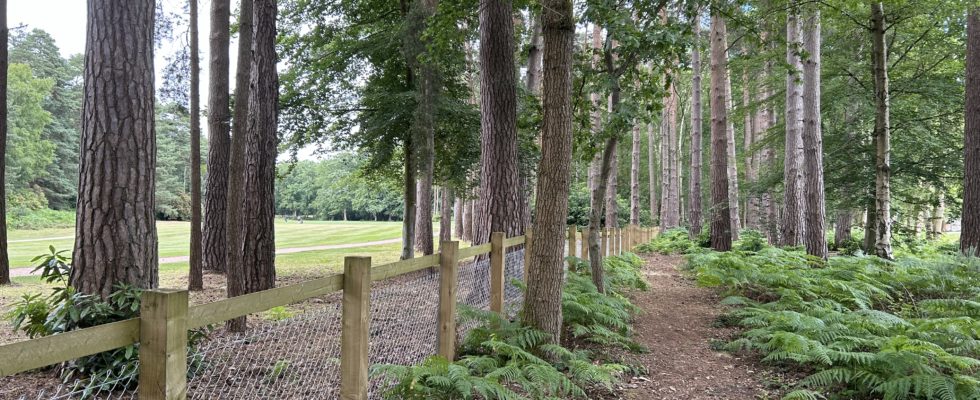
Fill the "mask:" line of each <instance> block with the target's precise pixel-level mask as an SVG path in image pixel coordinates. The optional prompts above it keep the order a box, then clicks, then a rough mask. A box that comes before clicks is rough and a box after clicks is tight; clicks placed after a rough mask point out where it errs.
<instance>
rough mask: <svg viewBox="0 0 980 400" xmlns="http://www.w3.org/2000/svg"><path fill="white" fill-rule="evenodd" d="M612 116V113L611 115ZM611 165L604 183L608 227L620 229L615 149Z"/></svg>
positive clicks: (617, 167)
mask: <svg viewBox="0 0 980 400" xmlns="http://www.w3.org/2000/svg"><path fill="white" fill-rule="evenodd" d="M610 114H611V113H610ZM610 162H611V164H610V165H609V175H608V176H606V179H604V180H603V182H606V207H605V209H606V227H607V228H618V227H619V202H618V200H619V179H618V178H619V149H618V145H617V148H616V149H613V153H612V160H611V161H610Z"/></svg>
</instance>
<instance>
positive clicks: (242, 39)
mask: <svg viewBox="0 0 980 400" xmlns="http://www.w3.org/2000/svg"><path fill="white" fill-rule="evenodd" d="M252 8H253V7H252V0H242V2H241V5H240V6H239V9H240V12H241V15H240V16H239V18H238V32H239V34H238V62H237V65H236V70H235V114H234V120H233V121H232V135H231V143H230V144H229V155H228V194H227V196H228V199H227V202H226V208H227V213H226V215H225V223H226V224H227V227H226V228H225V235H226V236H225V237H226V238H227V239H226V241H225V243H226V246H227V255H226V257H225V271H226V274H225V277H226V278H227V292H228V297H229V298H231V297H234V296H240V295H242V294H245V293H247V292H246V291H245V277H244V269H243V266H242V246H243V240H244V239H243V236H242V213H243V209H242V200H243V198H244V197H245V189H244V185H245V172H244V170H245V135H246V125H247V122H246V120H247V119H248V113H249V104H248V99H249V93H250V90H249V82H250V81H251V76H252V37H253V36H254V26H253V24H252V18H253V15H252V11H253V10H252ZM225 327H226V328H227V329H228V330H229V331H232V332H241V331H244V330H245V318H244V317H241V318H234V319H231V320H228V322H226V323H225Z"/></svg>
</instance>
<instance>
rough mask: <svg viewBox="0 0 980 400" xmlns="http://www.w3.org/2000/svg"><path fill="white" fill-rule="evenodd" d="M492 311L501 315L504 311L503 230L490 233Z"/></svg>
mask: <svg viewBox="0 0 980 400" xmlns="http://www.w3.org/2000/svg"><path fill="white" fill-rule="evenodd" d="M525 257H526V255H525ZM490 311H493V312H495V313H497V314H501V315H503V312H504V233H503V232H492V233H490Z"/></svg>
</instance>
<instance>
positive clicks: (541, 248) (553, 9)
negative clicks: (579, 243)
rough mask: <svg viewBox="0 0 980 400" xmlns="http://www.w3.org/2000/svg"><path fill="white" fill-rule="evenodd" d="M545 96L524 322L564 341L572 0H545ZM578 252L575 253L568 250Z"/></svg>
mask: <svg viewBox="0 0 980 400" xmlns="http://www.w3.org/2000/svg"><path fill="white" fill-rule="evenodd" d="M542 6H543V8H544V9H545V10H548V12H544V13H542V16H541V25H542V26H543V29H542V30H543V36H544V57H543V58H544V60H543V64H544V77H543V78H544V82H543V84H544V91H543V96H542V114H543V115H542V116H543V118H542V126H541V161H540V163H539V165H538V176H539V179H538V189H537V193H538V194H539V195H540V196H541V197H540V198H539V199H538V201H536V202H535V204H534V215H535V220H534V225H533V229H534V245H533V246H531V254H530V255H528V256H529V257H530V260H531V265H533V266H534V268H531V269H530V270H528V286H527V296H526V297H527V301H525V302H524V304H525V307H524V313H523V318H522V319H523V321H524V323H525V324H526V325H528V326H530V327H533V328H537V329H540V330H542V331H544V332H547V333H549V334H551V336H552V340H553V341H554V342H555V343H558V342H560V341H561V328H562V307H561V297H562V284H563V283H564V258H565V235H564V234H565V231H566V230H565V218H566V216H567V215H568V193H569V186H570V184H571V176H572V174H571V164H572V63H573V62H572V56H573V54H574V46H573V45H574V41H575V20H574V17H573V13H572V1H571V0H544V1H543V4H542ZM570 251H572V252H574V249H572V250H570Z"/></svg>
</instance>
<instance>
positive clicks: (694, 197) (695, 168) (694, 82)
mask: <svg viewBox="0 0 980 400" xmlns="http://www.w3.org/2000/svg"><path fill="white" fill-rule="evenodd" d="M701 112H702V106H701V13H700V12H699V13H697V15H696V16H695V18H694V45H693V46H692V49H691V170H690V173H691V176H690V178H689V180H688V182H689V186H688V189H689V191H688V199H689V200H688V201H689V202H690V204H688V206H687V212H688V223H689V224H690V226H691V229H690V231H689V233H690V237H691V239H694V238H696V237H697V236H698V235H699V234H700V233H701V229H702V228H701V221H702V217H701V166H702V165H703V163H704V162H703V161H702V159H701V138H702V137H703V136H704V135H703V133H702V131H701V128H702V123H701Z"/></svg>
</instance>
